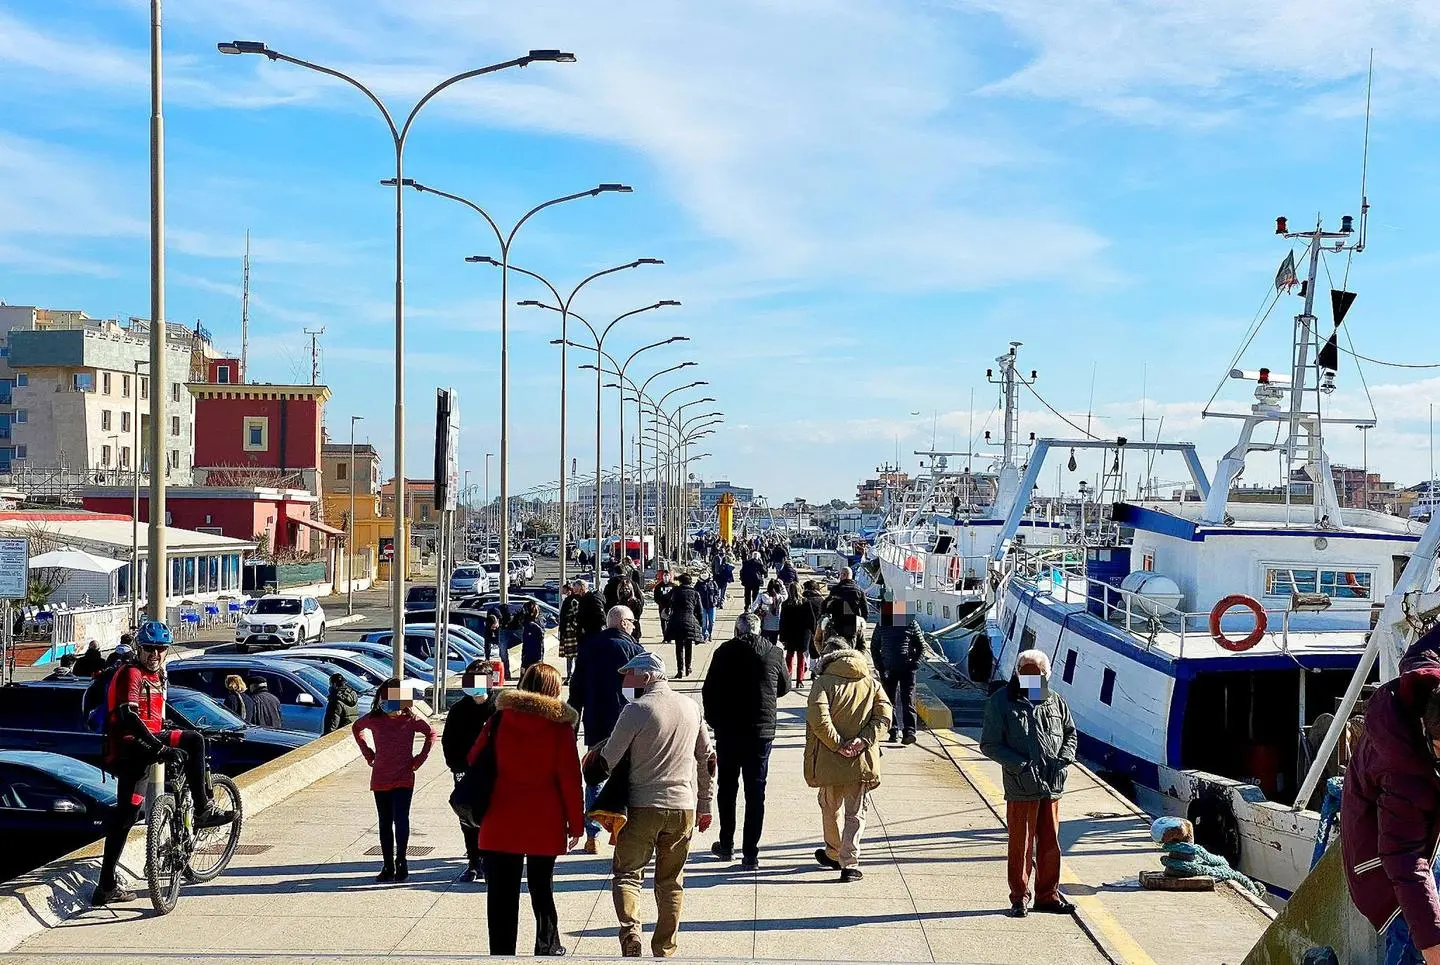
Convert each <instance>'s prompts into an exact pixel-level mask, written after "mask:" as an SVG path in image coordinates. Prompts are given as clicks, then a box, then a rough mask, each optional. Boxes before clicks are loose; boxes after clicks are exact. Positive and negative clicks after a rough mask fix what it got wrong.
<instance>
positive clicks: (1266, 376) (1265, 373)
mask: <svg viewBox="0 0 1440 965" xmlns="http://www.w3.org/2000/svg"><path fill="white" fill-rule="evenodd" d="M1258 381H1259V382H1260V384H1261V385H1269V384H1270V370H1269V369H1266V368H1262V369H1261V370H1260V378H1259V380H1258Z"/></svg>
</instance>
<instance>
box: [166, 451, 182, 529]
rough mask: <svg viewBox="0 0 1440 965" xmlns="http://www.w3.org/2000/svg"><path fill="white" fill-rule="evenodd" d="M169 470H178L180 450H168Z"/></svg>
mask: <svg viewBox="0 0 1440 965" xmlns="http://www.w3.org/2000/svg"><path fill="white" fill-rule="evenodd" d="M170 468H171V469H179V468H180V450H179V449H171V450H170ZM167 522H168V521H167Z"/></svg>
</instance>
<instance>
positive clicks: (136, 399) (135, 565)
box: [130, 359, 155, 629]
mask: <svg viewBox="0 0 1440 965" xmlns="http://www.w3.org/2000/svg"><path fill="white" fill-rule="evenodd" d="M149 364H150V360H149V359H136V360H135V378H134V380H133V384H132V385H131V386H130V393H131V394H130V398H131V415H130V432H131V434H132V435H133V436H134V440H135V444H134V446H132V448H133V449H134V450H135V452H134V456H135V462H134V464H133V465H134V469H133V475H132V478H133V480H134V488H133V490H132V492H131V494H130V627H131V629H135V628H138V627H139V626H140V367H141V366H142V365H149ZM152 428H153V427H152ZM151 471H152V472H153V471H154V470H153V469H152V470H151ZM151 505H152V506H153V505H154V503H152V504H151ZM150 565H151V566H154V565H155V560H154V558H153V557H151V558H150Z"/></svg>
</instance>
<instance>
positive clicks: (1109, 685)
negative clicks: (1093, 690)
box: [1100, 667, 1115, 704]
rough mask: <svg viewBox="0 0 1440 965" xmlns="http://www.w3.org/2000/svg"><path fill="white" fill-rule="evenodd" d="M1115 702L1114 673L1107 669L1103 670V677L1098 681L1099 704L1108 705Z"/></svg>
mask: <svg viewBox="0 0 1440 965" xmlns="http://www.w3.org/2000/svg"><path fill="white" fill-rule="evenodd" d="M1114 700H1115V671H1113V670H1111V669H1110V668H1109V667H1106V668H1105V676H1104V677H1102V678H1101V679H1100V703H1102V704H1110V703H1112V702H1113V701H1114Z"/></svg>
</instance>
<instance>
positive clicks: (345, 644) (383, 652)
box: [325, 640, 435, 684]
mask: <svg viewBox="0 0 1440 965" xmlns="http://www.w3.org/2000/svg"><path fill="white" fill-rule="evenodd" d="M325 646H326V648H328V649H334V650H353V651H355V652H357V653H368V654H370V655H371V656H373V657H378V658H379V659H380V662H381V663H384V664H385V665H387V666H390V665H391V661H392V660H394V651H393V650H392V649H391V648H390V644H389V642H388V641H387V642H386V643H384V644H383V645H382V644H379V643H376V642H375V641H373V640H328V641H326V643H325ZM405 676H407V677H414V678H415V679H417V680H423V681H425V682H426V683H427V684H433V683H434V682H435V667H434V665H433V664H427V663H426V662H425V661H423V660H421V659H420V658H419V657H417V656H415V655H414V654H410V653H407V654H405Z"/></svg>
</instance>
